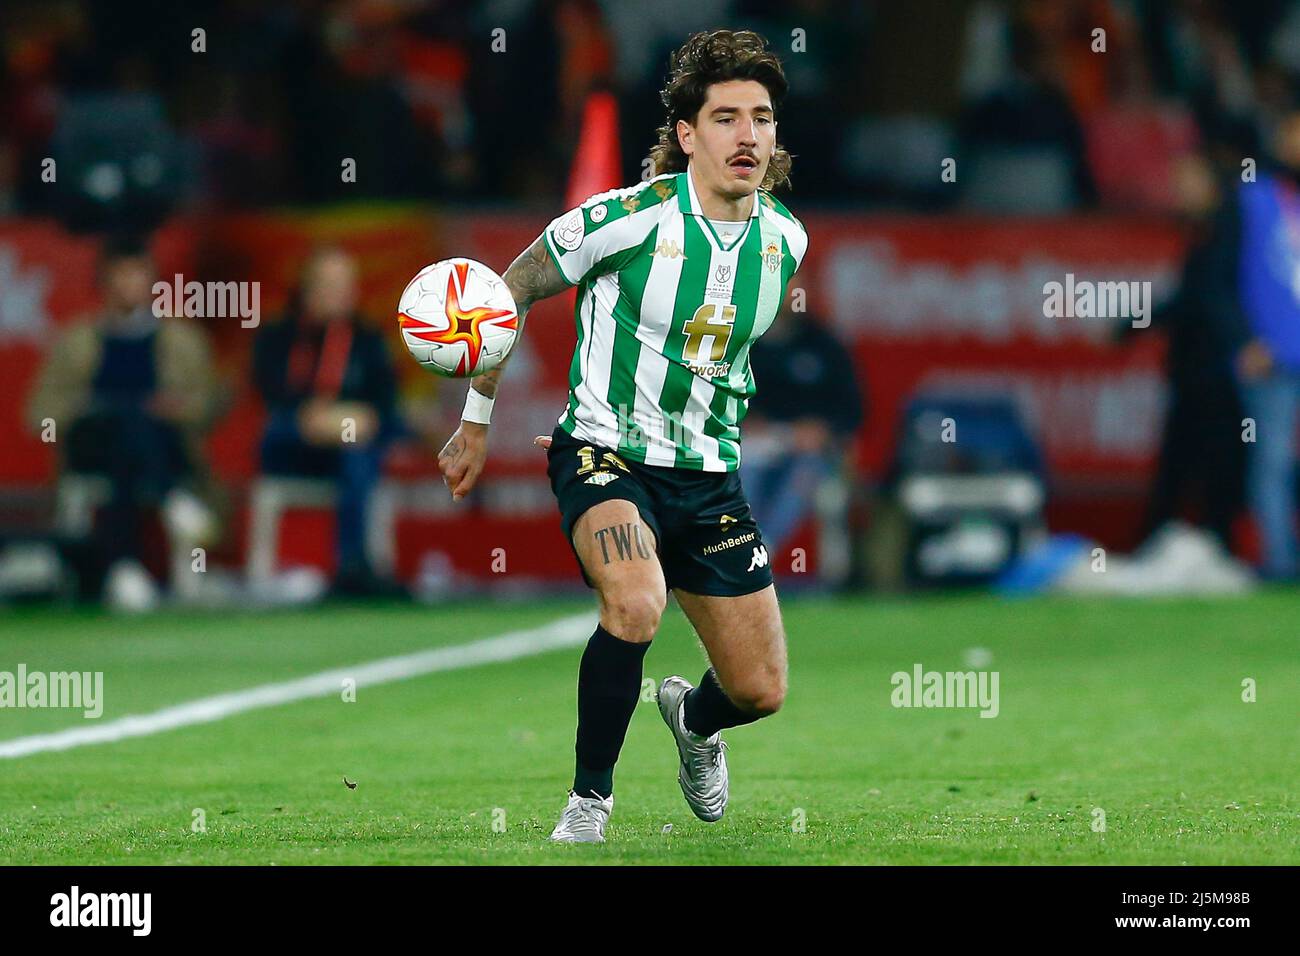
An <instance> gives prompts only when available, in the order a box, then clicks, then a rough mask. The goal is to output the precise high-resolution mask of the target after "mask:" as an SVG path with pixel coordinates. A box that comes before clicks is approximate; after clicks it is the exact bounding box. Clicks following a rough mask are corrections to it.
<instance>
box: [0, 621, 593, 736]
mask: <svg viewBox="0 0 1300 956" xmlns="http://www.w3.org/2000/svg"><path fill="white" fill-rule="evenodd" d="M595 623H596V621H595V618H594V617H593V616H592V615H590V614H579V615H574V616H572V617H565V618H561V619H560V620H558V621H553V622H551V623H550V624H545V625H542V626H541V627H535V628H530V629H528V630H524V631H511V632H509V633H507V634H502V635H500V636H498V637H489V638H485V639H483V640H481V641H472V642H470V643H469V644H456V645H453V646H451V647H437V648H433V649H431V650H427V651H417V652H415V653H414V654H402V655H399V656H397V657H384V658H381V659H379V660H377V661H370V662H369V663H365V664H357V665H355V666H353V667H339V668H335V669H333V670H328V671H321V672H320V673H318V674H309V675H308V676H306V677H299V678H297V679H296V680H288V681H282V682H281V683H277V684H262V685H261V686H259V687H250V688H248V689H247V690H237V691H231V692H230V693H226V694H217V695H215V696H213V697H200V698H199V699H197V700H191V701H188V702H187V703H184V704H176V705H175V706H173V707H164V708H163V709H162V710H156V711H154V712H153V713H152V714H134V715H130V716H127V717H121V718H119V719H117V720H113V721H109V722H108V723H104V724H95V725H93V726H90V727H84V728H82V727H78V728H73V729H69V730H60V731H57V732H55V733H51V734H36V735H34V736H31V737H15V738H14V739H12V740H6V741H0V759H12V758H14V757H27V756H30V755H31V754H38V753H45V752H47V751H52V750H71V749H72V748H73V747H84V746H87V745H89V744H108V743H114V742H116V741H118V740H126V739H128V738H130V737H147V736H149V735H151V734H158V733H162V732H163V731H166V730H174V729H175V728H177V727H188V726H190V725H192V724H207V723H212V722H213V721H216V720H221V719H223V718H225V717H230V716H233V715H234V714H242V713H244V712H246V711H250V710H258V709H260V708H263V707H276V706H278V705H280V704H288V703H291V702H293V701H296V700H307V699H308V698H311V697H328V696H330V695H331V694H338V693H340V692H341V690H342V688H343V681H344V680H345V679H351V680H354V681H356V686H357V687H370V686H373V685H375V684H386V683H389V682H390V681H398V680H407V679H408V678H411V677H419V676H421V675H424V674H432V673H435V672H437V671H450V670H460V669H462V668H465V667H475V666H477V665H479V664H494V663H499V662H501V661H513V660H518V659H519V658H522V657H532V656H533V655H535V654H545V653H546V652H547V651H553V650H559V649H560V648H564V647H574V646H576V645H578V644H581V643H582V642H583V641H585V640H586V639H587V638H588V637H590V636H591V631H592V628H594V627H595Z"/></svg>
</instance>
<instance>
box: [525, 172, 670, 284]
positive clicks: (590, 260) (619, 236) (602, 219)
mask: <svg viewBox="0 0 1300 956" xmlns="http://www.w3.org/2000/svg"><path fill="white" fill-rule="evenodd" d="M606 195H608V194H599V195H597V196H593V197H592V198H591V199H588V200H587V201H586V202H584V203H583V204H582V205H581V206H577V207H575V208H573V209H570V210H569V211H568V212H566V213H565V214H564V215H562V216H558V217H557V218H555V219H554V220H552V221H551V223H550V225H548V226H547V227H546V229H545V230H544V231H543V232H542V236H543V238H544V239H545V240H546V248H547V250H548V251H549V252H550V254H551V258H553V259H554V260H555V265H556V267H557V268H558V269H559V270H560V275H561V276H563V277H564V281H565V282H567V283H569V285H577V284H578V283H580V282H582V281H584V280H586V279H589V278H593V277H594V276H596V275H600V274H602V273H605V272H610V271H614V270H615V269H616V268H618V266H619V263H620V261H621V259H622V258H624V257H623V256H620V253H624V254H626V253H628V252H630V251H634V250H635V249H636V248H637V247H638V246H640V244H641V243H642V241H643V240H644V239H645V235H646V231H647V225H648V223H647V217H646V216H645V215H644V214H642V215H640V216H637V215H633V214H632V213H631V212H630V211H629V210H628V209H627V208H626V206H625V204H624V203H622V202H620V201H619V200H618V199H617V198H603V196H606Z"/></svg>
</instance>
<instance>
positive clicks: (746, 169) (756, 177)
mask: <svg viewBox="0 0 1300 956" xmlns="http://www.w3.org/2000/svg"><path fill="white" fill-rule="evenodd" d="M677 138H678V140H679V141H680V142H681V144H682V151H683V152H684V153H686V155H687V156H689V157H690V160H691V163H692V164H693V165H694V166H695V175H696V177H697V181H698V182H699V183H701V184H702V185H704V186H705V187H706V188H709V189H711V190H712V191H714V192H716V193H718V194H720V195H723V196H726V197H728V198H730V199H739V198H742V197H744V196H748V195H749V194H751V193H753V192H754V191H755V190H756V189H758V187H759V185H760V184H761V183H762V182H763V177H764V176H766V175H767V164H768V163H769V162H771V160H772V154H773V152H774V151H775V150H776V118H775V116H774V115H773V113H772V99H771V97H769V96H768V95H767V88H766V87H764V86H763V84H762V83H759V82H758V81H757V80H728V81H727V82H726V83H715V84H713V85H712V86H710V87H709V95H708V97H707V98H706V99H705V101H704V106H703V107H701V108H700V112H699V115H697V116H696V117H695V123H694V124H691V123H687V122H686V121H685V120H679V121H678V123H677Z"/></svg>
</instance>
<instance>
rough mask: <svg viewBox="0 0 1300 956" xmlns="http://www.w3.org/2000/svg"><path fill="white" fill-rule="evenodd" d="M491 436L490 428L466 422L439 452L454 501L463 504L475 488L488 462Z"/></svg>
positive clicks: (439, 462) (441, 468)
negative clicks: (461, 500)
mask: <svg viewBox="0 0 1300 956" xmlns="http://www.w3.org/2000/svg"><path fill="white" fill-rule="evenodd" d="M487 434H488V426H487V425H480V424H478V423H477V422H465V421H463V422H461V423H460V427H459V428H457V429H456V434H454V435H452V436H451V438H449V439H448V440H447V444H446V445H444V446H443V448H442V451H440V452H439V453H438V469H439V470H440V471H441V472H442V480H443V483H444V484H445V485H446V486H447V487H448V488H449V489H451V500H452V501H460V499H461V498H464V497H465V496H466V495H467V494H469V493H470V492H471V491H472V490H473V489H474V484H475V482H477V481H478V476H479V475H480V474H481V473H482V471H483V465H484V463H485V462H486V461H487Z"/></svg>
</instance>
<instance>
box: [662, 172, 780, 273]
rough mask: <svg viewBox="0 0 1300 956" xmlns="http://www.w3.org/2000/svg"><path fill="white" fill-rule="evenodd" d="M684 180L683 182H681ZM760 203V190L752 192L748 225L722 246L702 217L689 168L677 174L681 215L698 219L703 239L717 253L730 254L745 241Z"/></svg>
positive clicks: (678, 203) (702, 211)
mask: <svg viewBox="0 0 1300 956" xmlns="http://www.w3.org/2000/svg"><path fill="white" fill-rule="evenodd" d="M683 180H684V181H683ZM761 202H762V190H757V189H756V190H755V191H754V205H753V208H752V209H750V211H749V223H748V224H747V225H746V226H745V228H744V230H742V231H741V233H740V235H738V236H737V237H736V238H735V239H733V240H732V241H731V242H730V243H726V244H724V243H723V242H722V239H721V238H720V237H719V236H718V234H717V233H716V232H715V231H714V229H713V223H711V222H709V217H708V216H706V215H704V207H703V206H701V205H700V197H699V196H698V195H697V194H696V192H695V182H694V180H692V179H691V173H690V170H689V168H688V169H685V170H683V171H682V172H680V173H678V174H677V206H678V208H679V209H680V210H681V211H682V212H683V213H689V214H691V215H692V216H698V217H699V218H700V225H701V226H702V227H703V232H704V235H705V237H706V238H707V239H708V240H709V245H711V246H713V247H714V248H715V249H717V250H718V251H719V252H731V251H733V250H735V249H738V248H739V247H740V246H741V244H742V243H744V241H745V239H746V238H747V237H748V236H749V230H750V228H751V227H752V226H753V224H754V220H755V219H757V218H758V207H759V204H760V203H761Z"/></svg>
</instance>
